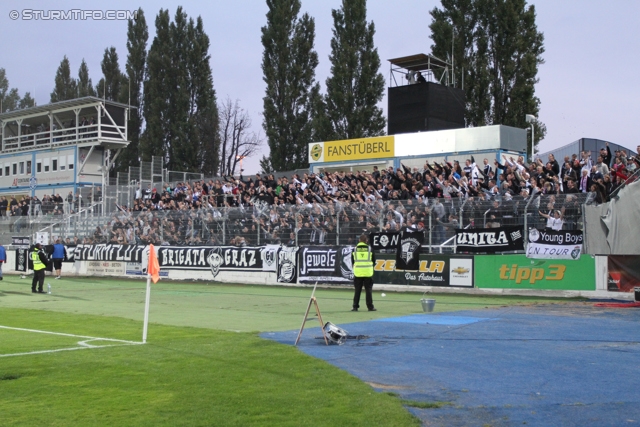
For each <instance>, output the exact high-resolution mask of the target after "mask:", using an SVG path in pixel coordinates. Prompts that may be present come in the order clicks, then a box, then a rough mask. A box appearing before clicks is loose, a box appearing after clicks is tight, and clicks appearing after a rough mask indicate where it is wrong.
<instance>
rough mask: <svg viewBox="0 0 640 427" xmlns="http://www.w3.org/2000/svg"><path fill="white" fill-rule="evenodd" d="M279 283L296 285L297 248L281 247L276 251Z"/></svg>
mask: <svg viewBox="0 0 640 427" xmlns="http://www.w3.org/2000/svg"><path fill="white" fill-rule="evenodd" d="M277 281H278V282H279V283H296V282H297V281H298V248H297V247H287V246H283V247H281V248H280V249H279V250H278V278H277Z"/></svg>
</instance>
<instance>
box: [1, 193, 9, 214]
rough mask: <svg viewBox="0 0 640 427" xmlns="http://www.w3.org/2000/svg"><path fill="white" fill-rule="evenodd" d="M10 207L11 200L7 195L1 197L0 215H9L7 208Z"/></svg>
mask: <svg viewBox="0 0 640 427" xmlns="http://www.w3.org/2000/svg"><path fill="white" fill-rule="evenodd" d="M8 207H9V201H8V200H7V198H6V197H4V196H2V197H0V217H3V216H7V208H8Z"/></svg>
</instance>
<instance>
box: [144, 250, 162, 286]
mask: <svg viewBox="0 0 640 427" xmlns="http://www.w3.org/2000/svg"><path fill="white" fill-rule="evenodd" d="M147 265H148V267H147V273H149V275H150V276H151V280H153V283H158V280H160V263H158V255H156V248H155V247H154V246H153V245H149V263H148V264H147Z"/></svg>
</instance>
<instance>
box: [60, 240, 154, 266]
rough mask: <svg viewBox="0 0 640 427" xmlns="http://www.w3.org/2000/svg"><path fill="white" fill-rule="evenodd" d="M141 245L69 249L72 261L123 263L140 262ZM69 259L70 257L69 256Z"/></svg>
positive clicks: (86, 246) (105, 245) (91, 246)
mask: <svg viewBox="0 0 640 427" xmlns="http://www.w3.org/2000/svg"><path fill="white" fill-rule="evenodd" d="M144 249H145V246H142V245H111V244H99V245H77V246H76V247H75V248H73V249H72V248H69V252H70V253H72V256H73V260H74V261H125V262H142V253H143V251H144ZM69 257H70V258H71V255H70V256H69Z"/></svg>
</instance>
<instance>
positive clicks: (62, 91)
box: [50, 55, 77, 102]
mask: <svg viewBox="0 0 640 427" xmlns="http://www.w3.org/2000/svg"><path fill="white" fill-rule="evenodd" d="M54 81H55V85H54V87H53V92H51V98H50V99H51V102H60V101H66V100H68V99H74V98H76V97H77V87H76V79H74V78H73V77H71V66H70V65H69V59H68V58H67V55H65V56H64V58H63V59H62V61H60V65H59V66H58V70H57V71H56V77H55V80H54Z"/></svg>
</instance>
